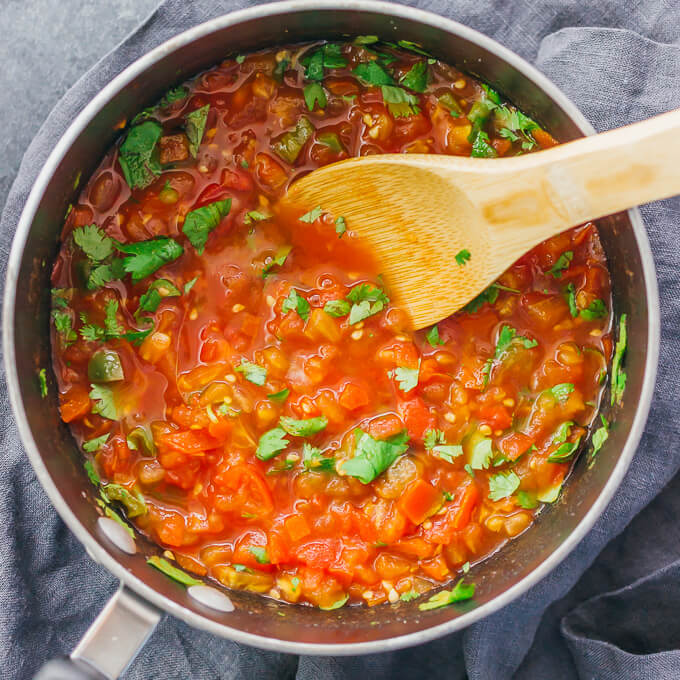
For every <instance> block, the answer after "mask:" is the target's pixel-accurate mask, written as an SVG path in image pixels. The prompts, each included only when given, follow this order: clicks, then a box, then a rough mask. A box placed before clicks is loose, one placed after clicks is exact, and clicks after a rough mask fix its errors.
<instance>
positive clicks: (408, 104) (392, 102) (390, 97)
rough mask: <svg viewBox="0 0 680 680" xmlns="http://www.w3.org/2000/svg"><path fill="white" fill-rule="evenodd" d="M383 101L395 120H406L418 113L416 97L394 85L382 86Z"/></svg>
mask: <svg viewBox="0 0 680 680" xmlns="http://www.w3.org/2000/svg"><path fill="white" fill-rule="evenodd" d="M381 90H382V96H383V101H384V102H385V104H387V110H388V111H389V112H390V113H391V114H392V115H393V116H394V117H395V118H408V117H409V116H413V115H415V114H416V113H418V112H419V111H420V108H419V107H418V106H417V104H418V97H416V96H415V95H413V94H409V93H408V92H407V91H406V90H404V89H403V88H401V87H397V86H396V85H382V87H381Z"/></svg>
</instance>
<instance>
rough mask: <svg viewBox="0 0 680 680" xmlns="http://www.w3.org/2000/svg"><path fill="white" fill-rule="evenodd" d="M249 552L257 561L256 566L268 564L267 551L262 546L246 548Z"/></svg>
mask: <svg viewBox="0 0 680 680" xmlns="http://www.w3.org/2000/svg"><path fill="white" fill-rule="evenodd" d="M248 550H249V552H250V553H251V554H252V555H253V557H254V558H255V559H256V560H257V563H258V564H269V557H268V556H267V550H266V549H265V548H263V547H262V546H250V547H249V548H248Z"/></svg>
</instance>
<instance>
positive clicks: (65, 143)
mask: <svg viewBox="0 0 680 680" xmlns="http://www.w3.org/2000/svg"><path fill="white" fill-rule="evenodd" d="M331 9H335V10H341V11H357V12H361V11H369V12H372V13H376V14H383V15H385V16H396V17H399V18H404V19H410V20H413V21H416V22H418V23H420V24H425V25H427V26H433V27H435V28H439V29H443V30H445V31H447V32H449V33H450V34H452V35H453V36H458V37H462V38H463V39H465V40H467V41H469V42H472V43H475V44H477V45H479V46H480V47H482V48H484V49H486V50H488V51H490V52H493V53H494V54H495V55H496V56H498V57H500V58H501V59H502V60H503V61H505V62H506V63H508V64H509V65H511V66H512V67H513V68H514V69H516V70H517V71H519V72H520V73H522V75H523V76H525V77H526V78H527V79H529V80H531V81H533V82H534V84H535V85H536V86H537V87H539V88H540V89H541V90H542V91H543V92H544V93H546V94H547V95H548V96H549V97H550V98H551V99H553V100H554V101H555V102H556V104H557V105H558V106H559V107H561V108H562V109H563V111H564V112H565V113H566V114H567V116H568V117H569V118H570V119H571V120H572V121H573V122H574V123H575V124H576V125H577V126H578V128H579V129H580V130H581V131H582V132H583V133H584V134H586V135H591V134H594V133H595V130H594V128H593V127H592V125H591V124H590V123H589V122H588V121H587V120H586V118H585V117H584V116H583V114H582V113H581V112H580V111H579V109H578V108H577V107H576V106H575V105H574V104H573V103H572V102H571V100H570V99H569V98H568V97H567V96H566V95H565V94H563V93H562V91H561V90H560V89H559V88H558V87H557V86H556V85H554V84H553V83H552V81H550V80H549V79H548V78H547V77H546V76H544V75H543V74H542V73H540V72H539V71H538V70H537V69H536V68H535V67H534V66H532V65H531V64H529V63H528V62H527V61H525V60H524V59H523V58H521V57H519V56H518V55H517V54H515V53H514V52H512V51H511V50H509V49H508V48H506V47H504V46H503V45H501V44H500V43H498V42H496V41H495V40H494V39H492V38H489V37H487V36H486V35H484V34H482V33H479V32H478V31H476V30H474V29H472V28H469V27H467V26H464V25H463V24H460V23H458V22H456V21H452V20H450V19H447V18H444V17H442V16H439V15H437V14H435V13H432V12H428V11H424V10H420V9H414V8H412V7H409V6H405V5H400V4H392V3H389V2H383V1H381V0H284V1H283V2H274V3H269V4H264V5H258V6H255V7H250V8H247V9H243V10H238V11H235V12H231V13H228V14H225V15H222V16H219V17H216V18H214V19H210V20H208V21H206V22H204V23H202V24H199V25H197V26H194V27H193V28H190V29H188V30H186V31H184V32H182V33H180V34H179V35H176V36H174V37H172V38H170V39H169V40H167V41H166V42H164V43H162V44H160V45H158V46H157V47H155V48H154V49H152V50H151V51H149V52H147V53H146V54H144V55H143V56H141V57H140V58H139V59H137V60H136V61H134V62H133V63H132V64H130V65H129V66H127V67H126V68H125V69H124V70H123V71H122V72H121V73H119V74H118V75H117V76H116V77H115V78H113V80H111V81H110V82H109V83H108V84H107V85H106V86H105V87H104V88H103V89H102V90H101V91H100V92H99V93H97V95H96V96H95V97H94V98H93V99H92V100H91V101H90V102H89V103H88V104H87V105H86V106H85V107H84V108H83V110H82V111H81V112H80V113H79V114H78V115H77V117H76V118H75V119H74V121H73V122H72V123H71V125H70V126H69V127H68V129H67V130H66V132H65V133H64V134H63V136H62V137H61V139H60V140H59V141H58V142H57V144H56V146H55V147H54V149H53V150H52V152H51V153H50V155H49V157H48V159H47V160H46V162H45V164H44V166H43V168H42V170H41V171H40V173H39V174H38V176H37V178H36V180H35V183H34V185H33V188H32V189H31V192H30V194H29V196H28V198H27V200H26V204H25V206H24V209H23V211H22V214H21V217H20V219H19V222H18V225H17V230H16V233H15V236H14V240H13V244H12V248H11V251H10V256H9V264H8V270H7V278H6V285H5V295H4V309H3V345H4V353H5V370H6V376H7V377H6V379H7V384H8V388H9V396H10V402H11V404H12V408H13V411H14V415H15V420H16V423H17V428H18V430H19V434H20V437H21V441H22V443H23V444H24V447H25V449H26V451H27V453H28V457H29V460H30V462H31V465H32V466H33V469H34V470H35V473H36V476H37V477H38V480H39V481H40V483H41V485H42V487H43V488H44V489H45V491H46V493H47V495H48V497H49V499H50V501H51V502H52V504H53V505H54V507H55V509H56V510H57V512H58V513H59V514H60V516H61V518H62V519H63V520H64V522H65V523H66V525H67V526H68V527H69V529H70V530H71V531H72V532H73V533H74V534H75V536H76V538H77V539H78V540H79V541H80V542H81V543H82V544H83V546H84V547H85V549H86V550H87V552H88V554H89V555H90V556H91V557H92V558H93V559H94V560H95V562H97V563H99V564H101V565H103V566H104V567H105V568H106V569H107V570H108V571H109V572H111V573H112V574H113V575H114V576H115V577H116V578H118V579H119V580H120V581H121V582H123V583H124V584H125V585H126V586H128V587H129V588H131V589H132V590H133V591H135V592H136V593H137V594H138V595H140V596H141V597H143V598H145V599H146V600H148V601H149V602H151V603H153V604H154V605H156V606H157V607H159V608H161V609H162V610H165V611H167V612H168V613H170V614H172V615H173V616H176V617H177V618H179V619H182V620H183V621H185V622H186V623H188V624H190V625H192V626H194V627H196V628H201V629H204V630H207V631H209V632H211V633H213V634H216V635H219V636H220V637H226V638H229V639H231V640H234V641H235V642H238V643H243V644H247V645H250V646H254V647H258V648H261V649H266V650H271V651H277V652H284V653H291V654H314V655H335V656H344V655H355V654H369V653H376V652H386V651H392V650H397V649H401V648H404V647H409V646H413V645H418V644H422V643H424V642H427V641H430V640H433V639H435V638H438V637H441V636H443V635H446V634H448V633H453V632H455V631H457V630H461V629H463V628H466V627H467V626H469V625H471V624H473V623H475V622H477V621H480V620H481V619H483V618H485V617H486V616H489V615H490V614H492V613H494V612H496V611H498V610H499V609H501V608H503V607H505V606H506V605H508V604H509V603H510V602H512V601H513V600H515V599H516V598H518V597H519V596H520V595H522V594H523V593H525V592H526V591H527V590H529V588H531V587H532V586H534V585H536V584H537V583H538V582H539V581H541V580H542V579H543V578H544V577H545V576H547V575H548V573H549V572H550V571H552V570H553V569H554V568H555V567H557V565H558V564H560V562H562V561H563V560H564V559H565V557H566V556H567V555H568V554H569V553H570V552H571V551H572V550H573V549H574V548H575V547H576V545H577V544H578V543H579V542H580V541H581V539H582V538H583V537H584V536H585V535H586V534H587V533H588V531H589V530H590V529H591V528H592V526H593V525H594V523H595V521H596V520H597V519H598V518H599V517H600V515H601V514H602V513H603V512H604V509H605V507H606V506H607V504H608V503H609V501H610V500H611V498H612V496H613V495H614V493H615V491H616V489H617V488H618V487H619V485H620V483H621V481H622V480H623V477H624V476H625V474H626V471H627V470H628V467H629V465H630V462H631V460H632V458H633V456H634V454H635V451H636V449H637V445H638V443H639V441H640V438H641V436H642V433H643V430H644V425H645V422H646V420H647V415H648V412H649V409H650V406H651V399H652V396H653V392H654V385H655V379H656V371H657V364H658V357H659V343H660V307H659V295H658V286H657V280H656V273H655V267H654V260H653V258H652V253H651V249H650V245H649V241H648V239H647V234H646V231H645V228H644V225H643V223H642V219H641V217H640V213H639V211H638V209H637V208H634V209H631V210H628V211H627V214H628V217H629V219H630V222H631V224H632V227H633V232H634V235H635V240H636V243H637V247H638V249H639V252H640V258H641V263H642V270H643V277H644V282H645V285H646V290H647V295H646V303H647V309H648V329H647V355H646V358H645V368H644V381H643V385H642V389H641V393H640V398H639V402H638V405H637V409H636V412H635V417H634V419H633V422H632V424H631V428H630V432H629V435H628V437H627V439H626V442H625V445H624V447H623V449H622V451H621V453H620V455H619V458H618V460H617V462H616V465H615V467H614V469H613V470H612V473H611V475H610V477H609V479H608V480H607V482H606V484H605V485H604V487H603V488H602V490H601V492H600V494H599V496H598V497H597V499H596V501H595V502H594V503H593V505H592V507H591V508H590V509H589V510H588V512H587V513H586V514H585V516H584V517H583V519H582V520H581V521H580V522H579V524H578V525H577V526H576V527H575V528H574V530H573V531H572V533H571V534H570V535H569V536H568V537H567V538H566V539H565V540H564V542H563V543H562V544H561V545H560V546H559V547H558V548H557V549H556V550H554V551H553V552H552V553H551V554H550V556H549V557H548V558H547V559H546V560H545V561H544V562H543V563H541V564H540V565H538V566H537V567H536V568H535V569H533V570H532V571H531V572H530V573H529V574H527V575H526V576H525V577H524V578H522V579H521V580H520V581H518V582H517V583H515V584H514V585H513V586H511V587H510V588H508V589H507V590H506V591H504V592H503V593H501V594H500V595H498V596H497V597H495V598H494V599H492V600H490V601H489V602H487V603H485V604H483V605H481V606H479V607H477V608H475V609H473V610H471V611H470V612H467V613H465V614H462V615H460V616H458V617H456V618H454V619H451V620H450V621H447V622H446V623H443V624H439V625H436V626H432V627H430V628H426V629H423V630H419V631H416V632H414V633H408V634H405V635H399V636H396V637H392V638H387V639H382V640H373V641H368V642H352V643H339V644H337V645H335V644H319V643H296V642H291V641H287V640H278V639H274V638H268V637H262V636H259V635H256V634H253V633H247V632H244V631H242V630H240V629H237V628H233V627H231V626H229V625H227V624H224V623H217V622H215V621H212V620H210V619H208V618H206V617H203V616H201V615H199V614H197V613H195V612H193V611H191V610H189V609H187V608H185V607H183V606H182V605H180V604H178V603H175V602H173V601H172V600H170V599H168V598H166V597H165V596H163V595H161V594H160V593H159V592H157V591H156V590H154V589H153V588H152V587H150V586H148V585H147V584H146V583H144V582H143V581H142V580H140V579H138V578H137V577H135V576H133V575H132V574H131V573H130V572H129V571H127V570H126V569H125V568H124V567H123V566H122V565H121V564H120V563H119V562H118V561H117V560H116V559H115V558H114V557H112V556H111V555H110V554H109V553H108V552H107V551H106V550H105V549H104V548H103V547H102V546H101V545H100V543H99V541H98V540H96V539H95V537H94V536H92V535H91V534H90V533H89V532H88V531H87V529H86V528H85V527H84V525H83V524H82V523H81V522H80V520H79V519H78V517H77V516H76V514H75V513H74V512H72V511H71V509H70V508H69V507H68V506H67V504H66V503H65V502H64V501H63V499H62V496H61V493H60V492H59V489H58V488H57V486H56V485H55V484H54V482H53V481H52V479H51V477H50V475H49V473H48V471H47V468H46V466H45V465H44V463H43V461H42V457H41V454H40V451H39V449H38V447H37V445H36V443H35V440H34V439H33V435H32V433H31V429H30V427H29V424H28V420H27V418H26V412H25V409H24V405H23V402H22V399H21V391H20V387H19V376H18V372H17V369H16V362H15V349H14V340H15V338H14V326H13V317H14V309H15V297H16V287H17V280H18V274H19V265H20V262H21V257H22V254H23V251H24V247H25V244H26V240H27V238H28V234H29V232H30V229H31V225H32V222H33V219H34V217H35V214H36V211H37V209H38V207H39V205H40V202H41V200H42V197H43V194H44V192H45V189H46V188H47V186H48V184H49V181H50V179H51V177H52V175H53V174H54V172H55V171H56V170H57V169H58V166H59V164H60V162H61V160H62V159H63V158H64V156H65V155H66V153H67V151H68V149H69V148H70V147H71V145H72V144H73V142H74V141H75V140H76V139H77V137H78V136H79V135H80V134H81V133H82V132H83V130H84V129H85V128H86V127H87V126H88V125H89V123H90V122H91V121H92V119H93V118H94V117H95V116H96V114H97V113H98V112H99V111H100V110H101V109H102V108H103V107H104V106H105V105H106V104H107V103H108V102H109V100H110V99H111V98H112V97H113V96H115V95H116V94H117V93H118V92H119V91H120V90H121V89H122V88H124V87H125V86H126V85H127V84H128V83H129V82H131V81H132V80H134V79H135V78H136V77H137V76H138V75H139V74H141V73H143V72H144V71H145V70H147V69H149V68H151V67H153V66H154V65H155V64H156V63H157V62H158V61H159V60H161V59H162V58H163V57H164V56H166V55H167V54H168V53H170V52H175V51H177V50H179V49H181V48H182V47H184V46H185V45H187V44H188V43H191V42H193V41H195V40H198V39H200V38H203V37H204V36H206V35H208V34H210V33H213V32H215V31H218V30H221V29H223V28H226V27H229V26H232V25H236V24H239V23H242V22H245V21H252V20H257V19H260V18H262V17H266V16H271V15H282V16H285V15H287V14H291V13H296V12H313V11H319V10H331Z"/></svg>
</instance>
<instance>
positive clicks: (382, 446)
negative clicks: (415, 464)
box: [340, 428, 408, 484]
mask: <svg viewBox="0 0 680 680" xmlns="http://www.w3.org/2000/svg"><path fill="white" fill-rule="evenodd" d="M354 438H355V442H356V445H355V450H354V457H353V458H350V459H349V460H346V461H345V462H344V463H343V464H342V465H341V466H340V469H341V470H342V472H344V473H345V474H347V475H349V476H350V477H356V478H357V479H358V480H359V481H360V482H361V483H362V484H370V483H371V482H372V481H373V480H374V479H375V478H376V477H378V475H380V474H382V473H383V472H385V470H387V468H388V467H390V465H392V463H394V461H395V460H396V459H397V458H398V457H399V456H400V455H402V454H403V453H405V452H406V450H407V449H408V443H407V442H408V434H407V432H406V431H404V432H402V433H400V434H398V435H395V436H394V437H390V438H389V439H385V440H378V439H373V437H371V435H369V434H368V433H367V432H364V431H363V430H361V429H359V428H357V429H356V430H354Z"/></svg>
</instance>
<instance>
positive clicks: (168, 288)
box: [135, 279, 181, 314]
mask: <svg viewBox="0 0 680 680" xmlns="http://www.w3.org/2000/svg"><path fill="white" fill-rule="evenodd" d="M179 295H181V293H180V292H179V289H178V288H177V287H176V286H175V284H174V283H172V281H168V279H156V280H155V281H154V282H153V283H152V284H151V285H150V286H149V287H148V288H147V289H146V293H144V294H143V295H142V296H141V297H140V298H139V307H138V308H137V312H136V313H135V314H137V313H139V312H151V313H153V312H155V311H156V310H157V309H158V306H159V305H160V304H161V302H162V301H163V298H166V297H177V296H179Z"/></svg>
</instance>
